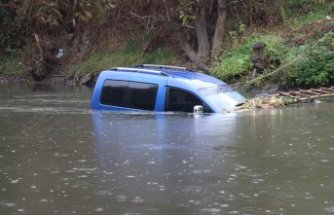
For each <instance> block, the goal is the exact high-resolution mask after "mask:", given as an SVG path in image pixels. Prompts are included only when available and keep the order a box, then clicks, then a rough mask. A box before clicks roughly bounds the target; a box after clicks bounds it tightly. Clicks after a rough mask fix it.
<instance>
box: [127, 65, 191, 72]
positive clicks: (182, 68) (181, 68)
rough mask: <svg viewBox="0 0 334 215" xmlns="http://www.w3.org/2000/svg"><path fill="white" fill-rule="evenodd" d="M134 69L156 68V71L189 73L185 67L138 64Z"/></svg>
mask: <svg viewBox="0 0 334 215" xmlns="http://www.w3.org/2000/svg"><path fill="white" fill-rule="evenodd" d="M134 67H136V68H157V69H178V70H186V71H191V70H190V69H188V68H187V67H181V66H169V65H159V64H139V65H136V66H134Z"/></svg>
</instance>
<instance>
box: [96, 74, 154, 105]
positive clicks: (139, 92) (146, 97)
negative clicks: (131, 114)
mask: <svg viewBox="0 0 334 215" xmlns="http://www.w3.org/2000/svg"><path fill="white" fill-rule="evenodd" d="M157 92H158V85H155V84H147V83H138V82H128V81H114V80H106V81H105V82H104V84H103V89H102V94H101V103H102V104H105V105H112V106H118V107H126V108H133V109H141V110H154V107H155V100H156V97H157Z"/></svg>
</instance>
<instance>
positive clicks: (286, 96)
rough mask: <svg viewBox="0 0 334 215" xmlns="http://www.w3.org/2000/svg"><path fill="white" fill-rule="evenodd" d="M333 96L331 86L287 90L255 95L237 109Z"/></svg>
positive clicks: (279, 104) (279, 105) (286, 103)
mask: <svg viewBox="0 0 334 215" xmlns="http://www.w3.org/2000/svg"><path fill="white" fill-rule="evenodd" d="M332 96H334V86H333V87H327V88H325V87H321V88H317V89H314V88H312V89H308V90H294V91H288V92H279V93H277V94H274V95H270V96H263V97H257V98H253V99H249V100H247V101H246V102H245V104H243V105H242V106H240V107H239V108H238V110H249V109H254V108H259V109H266V108H272V107H283V106H286V105H290V104H296V103H301V102H306V101H312V100H314V99H318V98H325V97H332Z"/></svg>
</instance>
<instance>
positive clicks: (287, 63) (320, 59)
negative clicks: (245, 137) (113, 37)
mask: <svg viewBox="0 0 334 215" xmlns="http://www.w3.org/2000/svg"><path fill="white" fill-rule="evenodd" d="M291 2H294V4H296V2H297V3H298V4H302V3H303V2H306V1H302V0H301V1H291ZM326 2H327V1H326ZM302 5H305V4H304V3H303V4H302ZM316 5H318V6H317V7H313V6H307V7H303V10H305V8H306V9H307V10H308V12H307V13H306V15H296V14H303V11H295V9H296V8H297V9H298V8H299V7H300V5H292V6H291V5H289V7H286V8H291V10H285V11H284V9H283V7H282V11H281V18H282V21H281V22H280V23H281V24H279V25H275V26H271V27H267V28H263V27H258V28H257V27H254V26H248V27H246V26H245V25H244V24H243V23H240V26H239V27H235V28H234V30H233V31H232V30H231V31H230V32H228V36H227V37H226V38H225V40H226V42H225V44H224V47H223V50H224V51H223V53H222V55H221V56H220V58H219V60H218V61H216V62H215V63H214V64H213V65H212V74H213V75H214V76H216V77H217V78H219V79H222V80H224V81H226V82H229V83H239V84H241V85H244V86H247V87H251V88H253V87H257V88H261V87H262V86H264V85H265V84H267V83H279V84H280V86H282V87H286V88H300V87H318V86H326V85H331V84H334V60H333V59H334V52H333V51H334V34H333V32H332V30H333V26H334V19H333V18H332V17H331V16H330V15H331V12H330V11H331V10H330V8H331V7H332V3H323V4H320V3H319V4H316ZM234 24H235V23H234ZM142 37H143V36H142V35H141V37H138V36H137V38H142ZM97 38H100V37H97ZM122 39H123V41H122V42H121V43H120V44H117V45H115V46H114V48H108V46H105V47H104V46H103V43H104V42H105V41H99V39H96V41H93V42H92V41H90V43H87V44H93V46H94V49H93V51H90V52H88V53H86V54H83V55H84V56H82V55H81V53H79V56H80V57H78V58H77V57H76V56H75V54H76V53H74V54H73V53H72V54H73V56H70V55H71V54H69V56H67V55H66V53H69V52H66V51H67V50H66V47H65V57H64V58H63V59H62V60H60V63H59V65H57V66H58V67H59V69H58V67H56V69H54V71H51V72H50V73H51V74H52V72H57V74H59V73H60V74H61V75H63V76H65V77H70V78H74V79H75V80H76V79H78V78H79V77H81V76H83V75H85V74H87V73H98V72H99V71H101V70H104V69H107V68H111V67H117V66H131V65H136V64H143V63H151V64H170V65H184V64H188V63H187V62H186V59H185V58H184V57H183V55H182V53H181V52H180V51H177V50H175V48H173V46H174V47H175V44H177V43H175V41H174V44H172V45H171V44H161V43H159V44H158V45H156V46H155V47H154V49H153V50H150V51H145V52H144V51H143V43H145V41H143V39H139V40H134V39H131V37H129V40H128V41H124V40H126V39H125V38H123V37H122ZM258 41H261V42H263V43H264V44H265V45H266V48H265V56H266V58H267V61H268V65H267V66H266V68H265V69H264V70H263V71H261V72H260V73H258V74H257V75H256V77H253V76H251V74H252V71H253V63H252V61H251V55H252V48H253V46H254V44H255V43H256V42H258ZM95 42H96V44H95ZM83 44H86V43H83ZM81 45H82V44H81ZM95 45H96V47H100V48H96V47H95ZM115 47H117V48H115ZM68 50H75V49H74V48H73V47H72V48H71V49H68ZM29 53H30V52H29ZM22 61H23V60H22V56H21V55H20V54H19V52H18V51H17V52H11V54H9V55H5V56H2V57H1V59H0V76H22V75H24V74H26V73H25V72H24V71H25V70H26V68H25V67H24V65H23V63H21V62H22ZM59 71H61V72H59Z"/></svg>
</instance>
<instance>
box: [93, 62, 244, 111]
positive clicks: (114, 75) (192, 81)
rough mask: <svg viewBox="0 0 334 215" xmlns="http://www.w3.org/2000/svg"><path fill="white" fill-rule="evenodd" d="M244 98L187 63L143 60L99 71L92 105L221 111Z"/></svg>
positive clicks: (110, 107)
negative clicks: (183, 65)
mask: <svg viewBox="0 0 334 215" xmlns="http://www.w3.org/2000/svg"><path fill="white" fill-rule="evenodd" d="M245 100H246V99H245V98H244V97H243V96H242V95H241V94H240V93H239V92H237V91H235V90H234V89H232V88H231V87H230V86H228V85H227V84H226V83H224V82H222V81H220V80H218V79H216V78H214V77H211V76H208V75H205V74H202V73H197V72H194V71H192V70H189V69H187V68H184V67H176V66H165V65H152V64H143V65H138V66H134V67H117V68H112V69H108V70H105V71H103V72H101V73H100V75H99V77H98V79H97V82H96V84H95V88H94V92H93V96H92V102H91V105H92V109H98V110H112V111H128V110H130V111H139V110H142V111H157V112H165V111H172V112H194V110H195V111H196V110H197V111H198V110H199V111H203V112H205V113H221V112H225V111H233V110H234V109H235V108H236V107H238V106H239V105H241V104H243V103H244V102H245Z"/></svg>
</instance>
